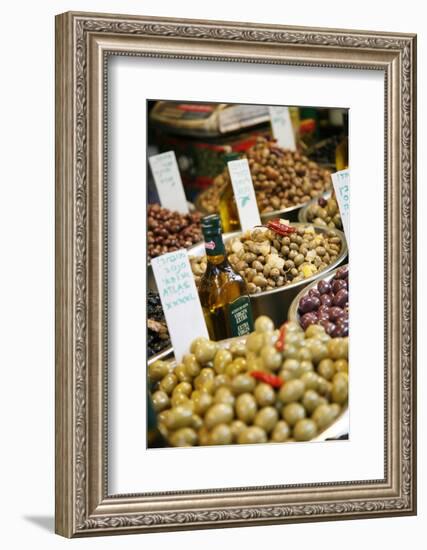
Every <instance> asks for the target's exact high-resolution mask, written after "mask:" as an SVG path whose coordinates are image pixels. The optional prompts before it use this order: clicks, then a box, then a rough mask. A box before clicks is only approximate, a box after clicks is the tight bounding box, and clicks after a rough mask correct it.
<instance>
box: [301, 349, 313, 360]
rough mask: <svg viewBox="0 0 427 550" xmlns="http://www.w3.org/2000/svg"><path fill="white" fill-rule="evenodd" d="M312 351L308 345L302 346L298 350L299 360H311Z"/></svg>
mask: <svg viewBox="0 0 427 550" xmlns="http://www.w3.org/2000/svg"><path fill="white" fill-rule="evenodd" d="M311 359H312V358H311V352H310V350H309V349H308V348H306V347H301V348H300V349H299V350H298V360H299V361H311Z"/></svg>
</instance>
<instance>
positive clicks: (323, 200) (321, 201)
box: [317, 197, 328, 208]
mask: <svg viewBox="0 0 427 550" xmlns="http://www.w3.org/2000/svg"><path fill="white" fill-rule="evenodd" d="M317 204H318V205H319V206H321V207H322V208H325V206H326V205H327V204H328V202H327V200H326V199H324V198H323V197H320V199H318V201H317Z"/></svg>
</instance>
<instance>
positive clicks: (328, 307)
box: [298, 266, 349, 338]
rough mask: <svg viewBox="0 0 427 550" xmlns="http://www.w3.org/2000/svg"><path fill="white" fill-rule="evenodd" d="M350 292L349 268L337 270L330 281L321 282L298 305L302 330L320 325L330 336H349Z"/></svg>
mask: <svg viewBox="0 0 427 550" xmlns="http://www.w3.org/2000/svg"><path fill="white" fill-rule="evenodd" d="M348 291H349V286H348V267H347V266H345V267H340V268H339V269H337V272H336V273H335V275H334V277H333V278H332V279H331V280H330V281H326V280H322V281H319V282H318V283H317V285H316V286H315V287H314V288H312V289H310V290H309V291H308V293H307V294H306V295H305V296H303V297H302V298H301V300H300V302H299V304H298V313H299V315H300V319H299V322H300V325H301V326H302V328H303V329H304V330H305V329H306V328H307V327H308V326H310V325H315V324H319V325H322V326H323V328H324V329H325V332H327V334H329V336H332V337H334V338H335V337H343V336H348Z"/></svg>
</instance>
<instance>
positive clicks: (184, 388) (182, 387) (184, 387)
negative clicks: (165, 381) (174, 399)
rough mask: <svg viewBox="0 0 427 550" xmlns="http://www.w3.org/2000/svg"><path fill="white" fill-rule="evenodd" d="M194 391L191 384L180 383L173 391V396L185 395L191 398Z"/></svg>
mask: <svg viewBox="0 0 427 550" xmlns="http://www.w3.org/2000/svg"><path fill="white" fill-rule="evenodd" d="M192 391H193V386H192V385H191V384H190V383H189V382H180V383H179V384H177V385H176V386H175V387H174V389H173V390H172V395H175V394H176V393H183V394H184V395H186V396H187V397H189V396H190V395H191V392H192Z"/></svg>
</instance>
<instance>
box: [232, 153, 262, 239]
mask: <svg viewBox="0 0 427 550" xmlns="http://www.w3.org/2000/svg"><path fill="white" fill-rule="evenodd" d="M227 167H228V171H229V173H230V178H231V184H232V186H233V192H234V198H235V200H236V205H237V210H238V212H239V219H240V226H241V228H242V231H246V229H252V228H253V227H255V225H261V219H260V217H259V210H258V204H257V202H256V196H255V190H254V184H253V182H252V176H251V171H250V170H249V164H248V161H247V159H240V160H231V161H230V162H229V163H227Z"/></svg>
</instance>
